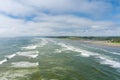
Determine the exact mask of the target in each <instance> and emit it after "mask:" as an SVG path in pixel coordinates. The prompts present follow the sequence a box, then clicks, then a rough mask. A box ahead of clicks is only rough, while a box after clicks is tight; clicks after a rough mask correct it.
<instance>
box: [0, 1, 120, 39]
mask: <svg viewBox="0 0 120 80" xmlns="http://www.w3.org/2000/svg"><path fill="white" fill-rule="evenodd" d="M17 36H120V0H0V37H17Z"/></svg>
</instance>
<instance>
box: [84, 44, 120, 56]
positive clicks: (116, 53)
mask: <svg viewBox="0 0 120 80" xmlns="http://www.w3.org/2000/svg"><path fill="white" fill-rule="evenodd" d="M83 46H85V45H83ZM85 47H88V48H93V49H97V50H101V51H104V52H107V53H111V54H115V55H120V53H118V52H112V51H108V50H105V49H102V48H96V47H91V46H85Z"/></svg>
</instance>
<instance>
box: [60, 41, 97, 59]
mask: <svg viewBox="0 0 120 80" xmlns="http://www.w3.org/2000/svg"><path fill="white" fill-rule="evenodd" d="M58 45H60V46H62V47H63V49H61V51H60V50H59V52H62V51H65V50H70V51H74V52H79V53H81V55H82V56H84V57H90V56H95V55H98V54H97V53H92V52H89V51H86V50H83V49H79V48H75V47H73V46H69V45H66V44H64V43H58Z"/></svg>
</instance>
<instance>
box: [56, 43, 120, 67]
mask: <svg viewBox="0 0 120 80" xmlns="http://www.w3.org/2000/svg"><path fill="white" fill-rule="evenodd" d="M58 45H60V46H61V47H63V48H62V49H56V50H57V51H58V52H62V51H65V50H70V51H74V52H79V53H80V55H77V56H84V57H90V56H93V57H94V58H96V59H99V62H100V63H101V64H106V65H110V67H113V68H119V69H120V62H119V61H115V60H114V59H112V58H110V57H109V56H106V55H101V54H99V53H94V52H90V51H86V50H83V49H79V48H75V47H73V46H69V45H66V44H64V43H58ZM115 54H118V53H115Z"/></svg>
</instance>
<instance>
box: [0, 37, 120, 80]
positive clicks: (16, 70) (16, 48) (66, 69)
mask: <svg viewBox="0 0 120 80" xmlns="http://www.w3.org/2000/svg"><path fill="white" fill-rule="evenodd" d="M0 80H120V47H110V46H102V45H95V44H89V43H82V42H80V41H78V40H76V41H75V40H65V39H57V38H56V39H55V38H54V39H53V38H40V37H19V38H0Z"/></svg>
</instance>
